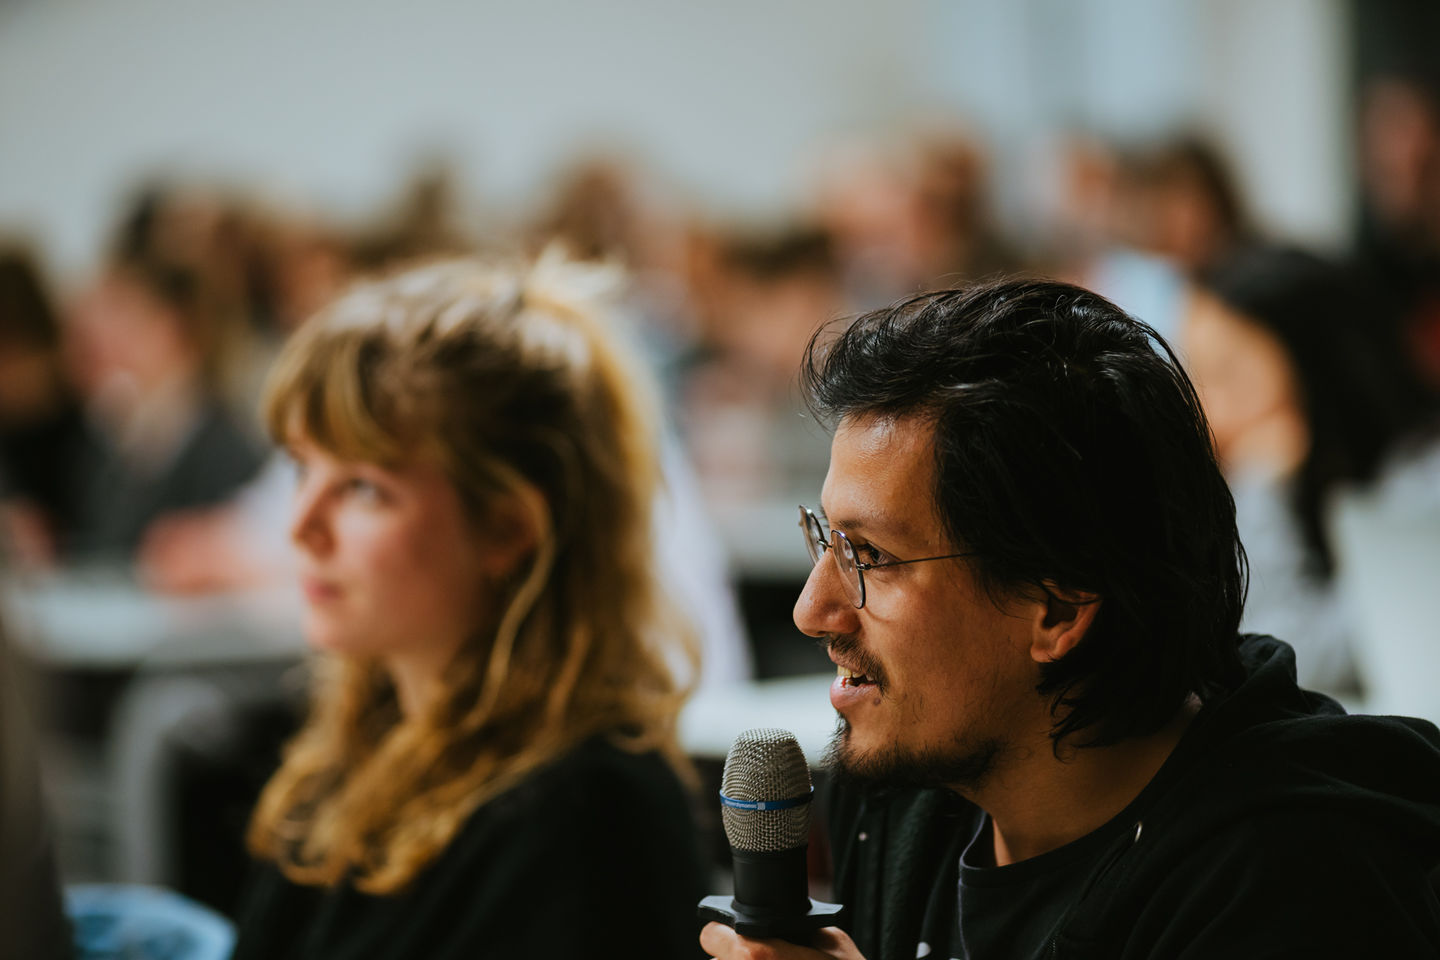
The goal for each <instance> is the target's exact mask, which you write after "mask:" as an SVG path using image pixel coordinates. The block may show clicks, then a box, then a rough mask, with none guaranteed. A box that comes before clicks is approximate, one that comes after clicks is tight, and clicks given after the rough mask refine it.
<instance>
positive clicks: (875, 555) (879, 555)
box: [855, 543, 886, 563]
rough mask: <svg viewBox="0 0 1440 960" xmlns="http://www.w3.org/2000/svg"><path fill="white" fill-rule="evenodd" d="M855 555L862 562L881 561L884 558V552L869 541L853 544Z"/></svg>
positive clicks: (883, 560)
mask: <svg viewBox="0 0 1440 960" xmlns="http://www.w3.org/2000/svg"><path fill="white" fill-rule="evenodd" d="M855 556H857V557H859V558H860V559H861V561H862V562H864V563H883V562H885V560H886V554H885V552H884V551H883V550H881V549H879V548H878V547H876V546H875V545H874V544H870V543H857V544H855Z"/></svg>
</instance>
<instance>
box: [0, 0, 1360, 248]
mask: <svg viewBox="0 0 1440 960" xmlns="http://www.w3.org/2000/svg"><path fill="white" fill-rule="evenodd" d="M1339 3H1340V0H887V2H884V3H881V2H873V0H781V2H776V0H728V2H726V3H723V4H698V3H695V4H691V3H674V2H670V0H611V2H594V0H529V2H522V0H490V2H482V0H410V2H407V3H404V4H399V3H394V4H391V3H380V2H377V0H311V2H308V3H297V2H294V0H246V2H238V0H232V2H220V0H208V2H206V0H110V2H103V3H102V2H94V0H8V3H0V231H13V230H15V229H22V230H28V231H30V232H31V233H32V234H34V235H35V236H36V237H37V238H38V239H39V240H40V241H41V242H42V243H43V244H44V246H45V248H46V250H47V251H48V252H49V253H50V255H51V259H52V261H53V262H54V263H55V264H56V265H57V266H60V267H62V268H65V269H66V270H68V271H71V272H73V271H75V270H76V269H79V268H83V267H84V266H85V265H86V264H87V263H88V262H89V260H90V259H91V258H92V257H93V255H94V253H95V251H96V249H97V246H98V243H99V241H100V238H101V234H102V232H103V230H104V229H105V227H106V225H107V224H108V223H109V219H110V217H111V215H112V214H113V212H114V209H115V205H116V203H117V202H118V200H119V198H120V197H121V196H122V195H123V191H125V190H126V189H127V188H128V187H130V186H131V185H133V184H134V182H135V181H136V180H137V178H139V177H141V176H143V175H145V174H147V173H149V172H152V171H154V170H157V169H174V170H178V171H180V172H185V173H197V174H200V175H221V176H224V175H229V176H231V177H232V178H233V179H235V180H237V181H239V182H242V183H247V184H248V183H257V182H258V183H260V184H263V185H265V186H267V187H271V188H277V189H280V190H282V191H283V192H285V193H286V194H288V195H294V196H297V197H304V198H307V199H310V200H313V201H314V202H315V203H317V204H319V205H320V206H321V207H322V208H325V209H328V210H332V211H334V212H337V213H342V214H343V213H346V212H351V211H364V210H368V209H369V208H370V207H371V206H373V205H374V204H375V203H376V202H377V201H378V200H379V199H381V198H383V197H386V196H388V195H390V193H391V191H393V190H394V188H395V187H396V184H397V181H398V179H399V178H400V176H401V175H402V174H403V173H404V172H405V170H406V166H407V164H408V163H409V162H410V161H411V160H412V159H414V158H415V157H416V156H417V155H423V154H425V153H427V152H430V151H433V150H435V149H445V150H448V151H449V152H450V153H451V154H452V155H454V156H456V157H457V158H458V159H459V160H460V161H461V162H462V164H463V165H464V172H465V174H466V176H467V178H468V181H469V185H470V187H471V189H472V191H473V192H475V193H478V194H479V195H480V196H481V197H482V198H483V199H486V200H488V201H490V202H493V203H497V204H500V205H505V204H506V203H507V201H523V200H524V199H525V198H526V197H527V196H531V195H533V191H534V190H535V189H536V188H537V186H538V185H539V184H540V183H542V182H543V181H544V179H545V178H546V176H547V175H548V174H549V173H550V172H551V171H552V170H553V169H554V168H555V167H556V165H557V164H558V163H559V162H560V161H561V160H562V159H563V157H564V156H566V155H567V154H568V153H569V152H570V151H571V150H572V149H573V148H574V147H576V146H577V145H578V144H583V143H587V142H592V141H596V140H600V139H602V138H603V139H605V140H607V141H612V142H619V143H621V144H624V145H628V146H629V147H630V148H631V149H632V151H633V152H634V153H636V154H638V155H641V156H643V157H646V158H648V159H649V160H650V161H651V163H652V165H653V166H654V167H655V168H656V169H658V170H661V171H663V172H665V173H666V174H668V175H671V176H673V177H674V178H676V179H677V180H678V181H679V182H680V183H682V184H684V185H687V186H689V187H691V188H693V189H694V190H695V191H696V192H697V193H698V194H699V195H700V196H701V198H702V199H704V200H705V201H707V202H708V203H709V204H710V205H711V206H713V207H718V208H722V209H726V210H729V211H739V212H741V213H760V212H762V211H766V210H768V209H772V208H774V207H776V206H777V205H788V204H790V203H792V202H793V201H795V200H796V199H798V197H799V196H800V195H801V193H802V191H803V178H804V176H805V171H806V169H807V162H808V159H809V157H810V154H811V151H813V150H814V149H815V148H816V146H817V145H818V144H819V143H820V142H821V141H822V140H823V139H824V138H826V137H828V136H830V135H831V134H833V133H835V132H837V131H854V130H857V129H864V128H867V127H874V126H880V125H885V124H892V123H893V121H894V120H895V118H897V117H901V116H904V115H906V114H908V113H910V112H912V111H914V110H919V109H925V108H932V107H934V106H936V105H937V104H938V105H942V106H944V107H946V108H950V109H955V110H957V111H960V112H964V113H966V114H968V115H969V116H971V117H973V118H974V120H975V123H976V126H977V127H978V128H979V129H980V130H982V131H983V132H985V133H986V134H987V135H988V136H990V137H991V138H992V139H994V141H995V142H996V145H997V150H998V151H999V153H1000V154H1001V159H1002V161H1004V162H1002V164H1001V165H1000V167H1001V177H1002V178H1006V177H1008V180H1006V187H1005V189H1007V190H1008V192H1009V194H1010V196H1011V206H1018V207H1023V205H1024V203H1023V201H1024V197H1023V196H1019V197H1018V200H1017V195H1023V194H1025V193H1026V191H1027V190H1029V187H1028V185H1027V184H1026V183H1025V182H1024V181H1023V180H1021V179H1020V178H1018V176H1017V171H1019V170H1022V169H1023V166H1024V165H1023V163H1017V162H1015V160H1016V157H1017V156H1019V155H1020V154H1021V153H1022V152H1023V151H1024V150H1027V149H1033V147H1034V146H1035V144H1037V143H1040V142H1042V141H1043V138H1044V137H1045V136H1046V135H1047V134H1048V133H1049V132H1051V131H1053V130H1055V129H1056V127H1057V126H1058V125H1059V124H1062V123H1070V124H1075V123H1083V124H1088V125H1094V126H1099V127H1102V128H1104V129H1108V130H1111V131H1112V132H1133V131H1142V132H1143V131H1146V130H1158V129H1163V128H1164V127H1165V126H1166V125H1167V124H1171V123H1172V122H1173V120H1174V118H1176V117H1194V116H1199V117H1201V118H1203V119H1208V120H1210V121H1212V122H1213V124H1214V125H1215V126H1216V127H1217V129H1219V131H1220V132H1221V134H1222V135H1223V137H1224V139H1225V141H1226V143H1227V144H1228V145H1229V146H1231V147H1232V148H1233V149H1234V150H1235V153H1236V156H1237V159H1238V160H1239V161H1240V167H1241V173H1242V177H1243V179H1244V182H1245V183H1246V185H1247V187H1249V188H1250V193H1251V195H1252V197H1253V198H1254V199H1255V200H1256V202H1257V203H1258V204H1259V205H1260V207H1261V209H1262V211H1263V213H1264V214H1265V216H1266V219H1267V220H1268V221H1269V222H1271V223H1272V224H1273V225H1275V226H1277V227H1279V228H1280V229H1282V230H1286V231H1288V232H1291V233H1295V234H1298V235H1301V236H1305V237H1311V238H1317V239H1322V240H1323V239H1337V238H1338V236H1339V235H1340V233H1341V232H1343V226H1344V218H1345V215H1346V212H1347V211H1348V193H1347V186H1346V176H1347V170H1348V167H1347V163H1346V157H1345V149H1344V144H1343V139H1342V138H1343V135H1344V130H1345V121H1344V115H1345V114H1344V110H1345V104H1344V103H1343V102H1341V101H1343V76H1344V71H1343V50H1342V49H1341V48H1342V46H1343V35H1342V34H1341V32H1340V26H1339V24H1340V15H1339Z"/></svg>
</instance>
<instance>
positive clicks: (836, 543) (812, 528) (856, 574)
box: [800, 504, 972, 610]
mask: <svg viewBox="0 0 1440 960" xmlns="http://www.w3.org/2000/svg"><path fill="white" fill-rule="evenodd" d="M800 532H801V533H803V534H804V535H805V549H806V550H808V551H809V553H810V562H811V563H812V564H818V563H819V562H820V555H821V554H823V553H825V552H826V551H827V550H828V551H829V552H830V556H832V557H833V558H834V559H835V569H837V570H839V571H840V582H841V583H843V584H845V591H846V592H847V593H848V594H849V595H850V602H851V603H853V604H855V608H856V609H857V610H858V609H860V608H861V607H864V606H865V571H866V570H875V569H878V568H879V567H900V566H904V565H905V564H907V563H924V562H925V561H926V560H950V559H952V558H954V557H968V556H972V554H969V553H947V554H943V555H941V556H938V557H916V558H915V559H914V560H886V561H884V562H882V563H866V562H865V561H863V560H861V559H860V558H859V557H858V556H857V555H856V553H855V544H853V543H851V542H850V538H849V537H847V536H845V534H844V533H842V532H840V531H839V530H835V529H833V528H832V529H831V531H830V536H828V537H827V536H825V528H824V527H823V526H821V524H820V520H819V518H818V517H816V516H815V514H814V512H812V511H811V510H810V508H809V507H806V506H804V505H803V504H802V505H801V507H800Z"/></svg>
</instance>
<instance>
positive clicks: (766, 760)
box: [699, 729, 844, 944]
mask: <svg viewBox="0 0 1440 960" xmlns="http://www.w3.org/2000/svg"><path fill="white" fill-rule="evenodd" d="M813 792H814V787H812V786H811V784H810V767H809V765H808V764H806V762H805V754H804V753H803V752H802V751H801V750H800V744H798V743H796V742H795V735H794V734H793V733H791V732H789V731H788V730H773V729H759V730H746V731H745V732H744V733H742V734H740V735H739V736H738V737H736V738H735V742H734V743H733V744H731V746H730V753H729V754H728V755H727V756H726V757H725V773H724V776H723V778H722V782H721V787H720V817H721V820H722V821H723V822H724V825H725V837H726V839H727V840H729V841H730V853H731V856H732V859H733V862H734V867H735V895H734V896H733V897H727V896H723V895H722V896H713V897H706V898H705V899H703V900H701V901H700V910H699V913H700V919H701V920H706V921H709V920H716V921H719V922H720V923H723V924H726V925H727V926H731V927H734V928H735V932H736V933H738V934H740V935H741V936H744V937H757V938H763V937H779V938H780V939H782V940H789V941H791V942H792V943H801V944H804V943H808V942H809V940H810V935H811V932H812V931H814V930H816V929H818V928H820V927H828V926H834V925H835V924H836V923H837V922H838V921H839V919H840V914H841V911H842V910H843V909H844V907H842V906H841V905H840V904H836V903H822V902H820V901H818V900H812V899H810V886H809V881H808V878H807V875H806V869H805V848H806V846H807V842H808V838H809V834H810V800H811V798H812V795H813Z"/></svg>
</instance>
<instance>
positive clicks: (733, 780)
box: [720, 729, 810, 853]
mask: <svg viewBox="0 0 1440 960" xmlns="http://www.w3.org/2000/svg"><path fill="white" fill-rule="evenodd" d="M720 792H721V793H723V794H725V796H727V797H730V798H731V799H732V800H747V801H754V800H788V799H790V798H792V797H808V796H809V795H810V767H809V765H808V764H806V763H805V754H804V752H802V751H801V749H800V744H798V743H797V742H795V735H794V734H793V733H791V732H790V731H788V730H775V729H758V730H746V731H745V732H744V733H742V734H740V735H739V736H738V737H736V738H735V742H734V743H733V744H731V746H730V753H729V755H728V756H726V758H725V774H724V778H723V780H722V781H721V787H720ZM720 817H721V819H722V820H723V821H724V824H725V837H726V839H728V840H729V841H730V846H732V847H734V848H735V849H737V850H749V851H752V852H757V853H768V852H773V851H778V850H793V849H795V848H796V847H800V846H803V845H804V844H805V842H806V840H807V839H808V838H809V834H810V805H809V804H808V803H805V804H801V805H800V806H795V807H790V808H789V809H786V810H737V809H736V808H734V807H730V806H725V805H722V806H721V807H720Z"/></svg>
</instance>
